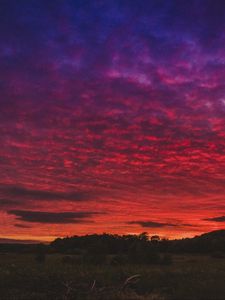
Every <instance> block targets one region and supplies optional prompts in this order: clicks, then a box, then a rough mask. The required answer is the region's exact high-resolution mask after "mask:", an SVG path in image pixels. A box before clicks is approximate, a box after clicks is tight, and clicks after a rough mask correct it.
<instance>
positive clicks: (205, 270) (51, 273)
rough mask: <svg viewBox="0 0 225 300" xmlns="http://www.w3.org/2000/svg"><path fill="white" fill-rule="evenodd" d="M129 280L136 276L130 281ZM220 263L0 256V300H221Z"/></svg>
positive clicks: (193, 258) (187, 258) (224, 264)
mask: <svg viewBox="0 0 225 300" xmlns="http://www.w3.org/2000/svg"><path fill="white" fill-rule="evenodd" d="M133 275H137V276H134V277H131V276H133ZM224 280H225V259H219V258H213V257H209V256H200V255H182V256H181V255H176V256H173V263H172V264H171V265H144V266H143V265H126V264H124V265H115V266H112V265H109V264H104V265H99V266H95V265H85V264H78V263H76V262H75V261H71V262H70V261H69V260H68V261H66V263H65V260H64V262H63V255H58V254H51V255H47V257H46V261H45V262H44V263H40V262H39V263H38V262H37V261H35V256H34V255H32V254H29V255H28V254H0V299H1V300H85V299H93V300H97V299H99V300H100V299H101V300H138V299H140V300H148V299H149V300H181V299H182V300H225V284H224V283H225V282H224Z"/></svg>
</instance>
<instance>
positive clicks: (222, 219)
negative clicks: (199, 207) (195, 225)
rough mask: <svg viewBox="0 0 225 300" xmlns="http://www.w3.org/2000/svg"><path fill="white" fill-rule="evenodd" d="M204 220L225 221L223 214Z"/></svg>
mask: <svg viewBox="0 0 225 300" xmlns="http://www.w3.org/2000/svg"><path fill="white" fill-rule="evenodd" d="M203 220H204V221H212V222H225V216H220V217H214V218H206V219H203Z"/></svg>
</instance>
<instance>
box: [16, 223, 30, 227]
mask: <svg viewBox="0 0 225 300" xmlns="http://www.w3.org/2000/svg"><path fill="white" fill-rule="evenodd" d="M14 226H15V227H18V228H31V227H30V226H28V225H25V224H14Z"/></svg>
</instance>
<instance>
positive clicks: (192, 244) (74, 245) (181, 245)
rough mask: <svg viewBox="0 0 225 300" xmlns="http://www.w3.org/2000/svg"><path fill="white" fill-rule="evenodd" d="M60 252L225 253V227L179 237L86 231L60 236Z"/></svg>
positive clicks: (57, 242)
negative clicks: (188, 236)
mask: <svg viewBox="0 0 225 300" xmlns="http://www.w3.org/2000/svg"><path fill="white" fill-rule="evenodd" d="M50 247H51V248H52V249H54V250H55V251H56V252H61V253H71V254H72V253H76V252H77V253H78V252H79V251H80V250H81V249H83V250H87V251H92V252H94V251H97V252H102V253H106V254H121V253H126V254H127V253H129V251H133V250H134V249H136V248H148V249H151V250H153V249H154V250H155V251H157V252H162V253H163V252H169V253H210V252H213V251H221V252H224V253H225V230H218V231H213V232H210V233H206V234H203V235H201V236H196V237H194V238H186V239H179V240H167V239H160V237H159V236H157V235H154V236H151V237H150V238H149V237H148V235H147V233H145V232H144V233H141V234H140V235H121V236H120V235H112V234H102V235H97V234H93V235H86V236H73V237H67V238H62V239H60V238H58V239H56V240H55V241H53V242H52V243H51V244H50Z"/></svg>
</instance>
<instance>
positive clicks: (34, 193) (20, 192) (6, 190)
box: [0, 186, 95, 205]
mask: <svg viewBox="0 0 225 300" xmlns="http://www.w3.org/2000/svg"><path fill="white" fill-rule="evenodd" d="M0 193H1V194H3V195H5V196H8V197H11V198H12V199H20V198H23V199H27V200H71V201H88V200H91V199H93V198H94V197H95V195H94V193H91V194H89V193H87V192H68V193H67V192H52V191H44V190H34V189H27V188H25V187H22V186H2V187H0ZM9 199H10V198H9ZM10 201H14V200H11V199H10V200H9V202H10ZM14 202H15V201H14ZM4 204H5V205H6V204H7V200H6V199H4Z"/></svg>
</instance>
